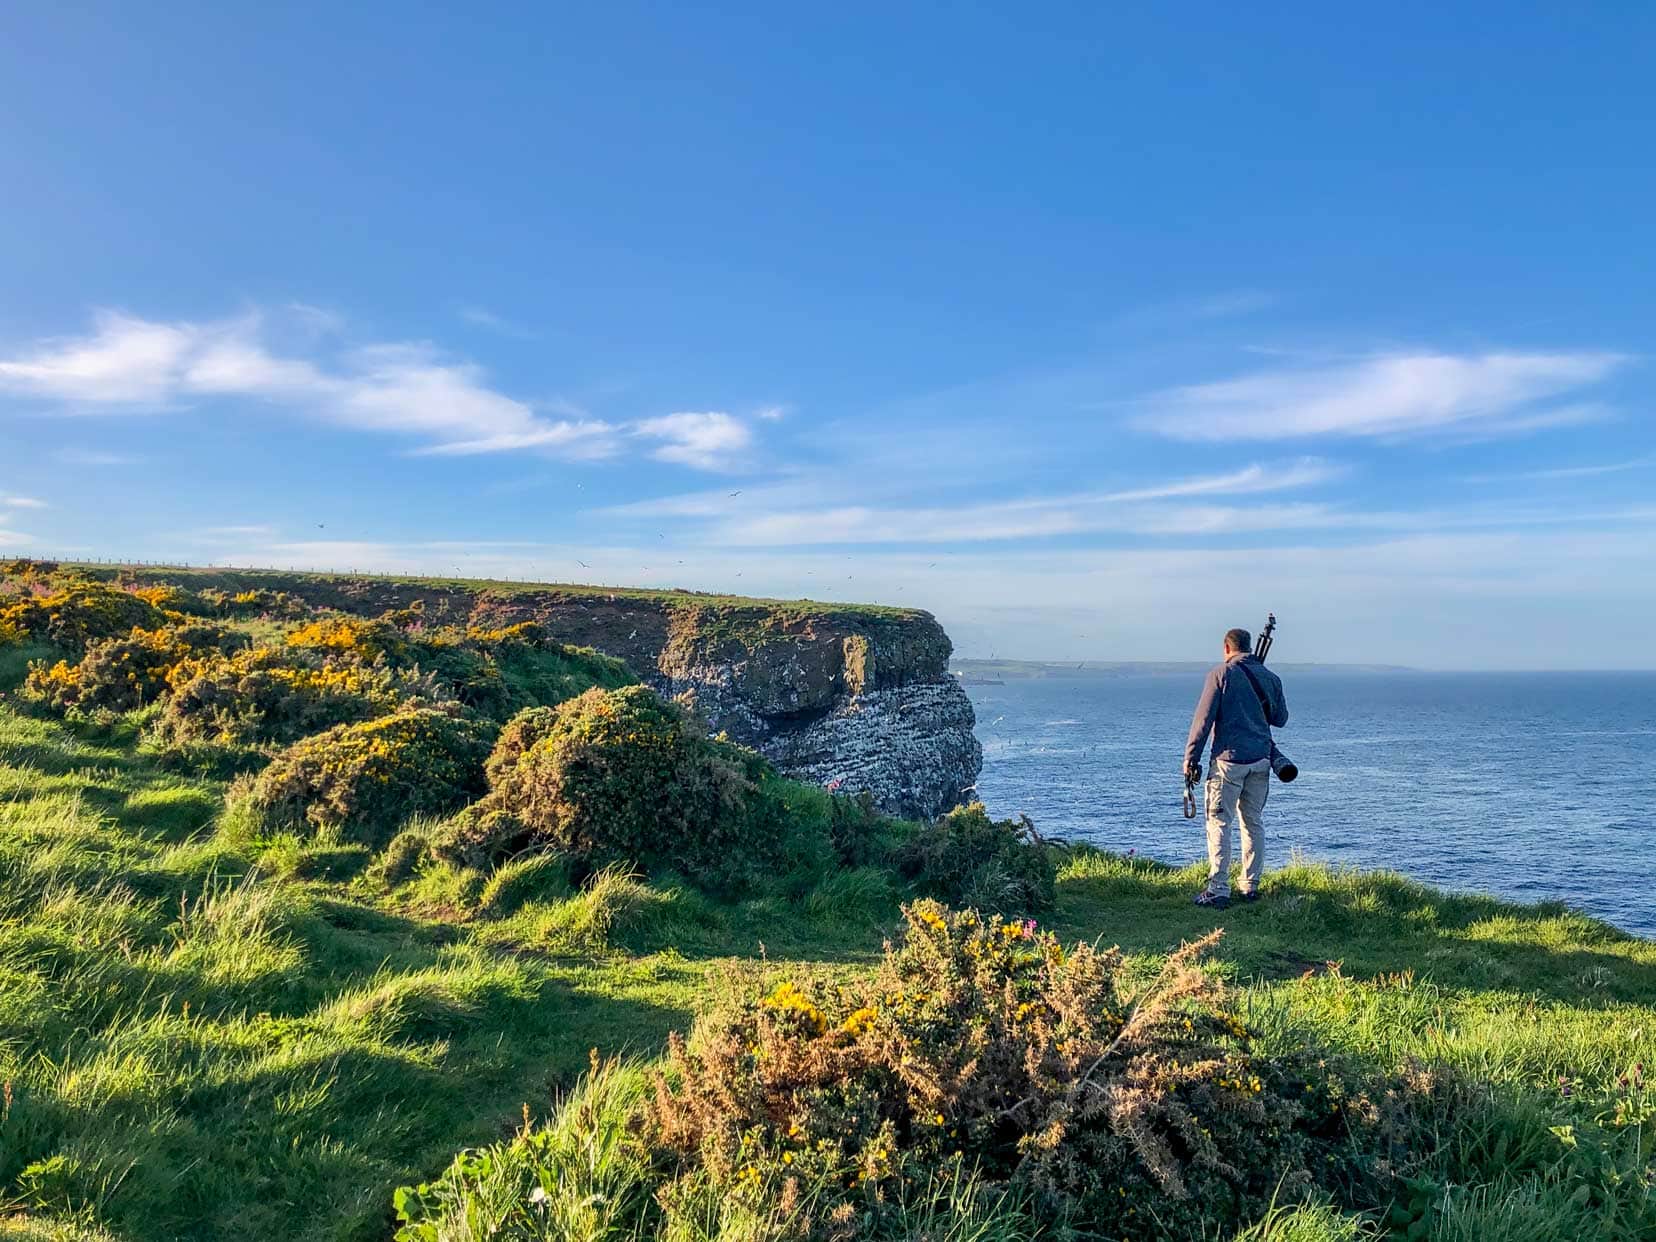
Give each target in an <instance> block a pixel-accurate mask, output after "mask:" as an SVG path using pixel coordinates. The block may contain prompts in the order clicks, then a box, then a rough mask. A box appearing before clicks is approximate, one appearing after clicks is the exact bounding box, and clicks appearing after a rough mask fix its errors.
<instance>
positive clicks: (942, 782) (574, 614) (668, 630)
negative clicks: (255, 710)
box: [139, 570, 983, 818]
mask: <svg viewBox="0 0 1656 1242" xmlns="http://www.w3.org/2000/svg"><path fill="white" fill-rule="evenodd" d="M139 576H140V577H153V578H154V579H156V580H158V581H160V580H164V581H172V582H181V583H183V584H184V585H187V586H192V587H198V588H199V587H206V586H219V587H221V588H223V589H229V590H246V589H253V588H263V589H266V590H278V591H288V592H290V593H292V594H294V595H298V596H300V597H302V598H304V599H306V600H307V601H309V602H311V603H312V604H317V605H322V606H326V607H334V608H340V609H343V610H345V611H348V612H356V613H362V614H365V615H375V614H378V613H380V612H383V611H385V610H386V609H389V608H406V607H409V606H410V605H412V604H414V603H416V602H418V603H420V604H422V605H423V606H424V608H425V609H426V610H427V612H428V613H429V614H430V615H432V616H433V618H434V619H436V620H449V621H456V622H461V621H463V622H469V623H472V624H477V625H489V626H495V625H504V624H511V623H513V622H517V621H525V620H535V621H539V622H540V623H541V624H543V625H545V626H546V627H547V629H548V631H549V632H550V633H551V634H552V635H553V636H554V637H556V638H557V639H558V640H559V641H561V642H566V643H574V644H577V645H580V646H584V647H594V648H596V649H597V650H599V651H602V652H604V653H605V654H607V655H612V656H616V657H618V658H620V659H622V660H625V661H626V662H627V663H628V664H629V665H630V666H631V667H632V669H633V670H634V671H635V672H636V673H637V674H638V676H639V677H640V678H641V679H642V680H644V681H646V682H648V683H650V684H651V685H653V686H654V687H655V688H656V689H658V690H659V691H661V692H662V693H663V694H666V695H670V696H674V697H678V698H680V699H681V700H683V701H685V702H687V703H689V704H691V705H692V706H693V707H694V708H695V710H696V711H697V712H699V713H700V714H701V716H702V717H703V718H704V719H705V720H707V722H708V723H709V724H710V725H711V726H712V727H713V728H714V729H715V730H722V731H724V732H726V733H728V734H729V735H730V736H731V737H732V738H734V739H735V740H737V741H739V742H743V743H745V744H746V745H749V746H752V747H753V748H754V749H755V750H757V751H759V752H760V753H761V754H763V755H764V756H766V758H768V759H770V760H771V761H772V762H773V763H775V764H776V766H777V767H778V768H779V769H780V770H781V771H783V772H785V773H787V774H788V775H790V776H793V777H796V778H798V779H800V780H804V781H810V782H813V783H817V784H824V785H826V784H830V783H832V782H836V781H837V782H838V786H837V787H838V788H839V790H840V791H841V792H843V793H857V792H859V791H860V790H864V789H866V790H868V791H869V792H870V793H871V794H872V795H873V797H874V801H875V803H876V804H877V805H878V806H879V807H880V808H881V809H882V810H886V811H888V812H891V813H892V814H897V815H903V816H908V817H913V818H929V817H932V816H935V815H938V814H941V813H942V812H944V811H947V810H949V809H950V808H951V807H953V806H955V805H956V803H957V802H959V801H961V800H962V799H963V798H964V797H966V794H965V791H966V790H967V789H968V787H970V786H971V785H973V784H974V783H975V782H976V780H977V775H978V771H979V769H980V768H981V767H982V765H983V748H982V747H981V746H980V745H979V743H978V740H977V738H976V737H975V736H974V734H973V732H972V727H973V724H974V723H975V721H974V717H973V713H972V705H971V702H970V701H969V700H968V699H967V697H966V692H965V691H964V690H963V689H961V687H960V685H959V683H958V681H957V680H956V679H955V678H953V677H951V676H950V675H949V672H948V664H949V655H950V653H951V651H952V646H951V644H950V642H949V637H948V635H947V634H945V633H944V632H943V627H942V626H940V625H938V624H937V622H936V620H935V619H933V617H932V616H931V614H930V613H926V612H921V611H919V610H918V609H893V608H866V607H865V608H859V607H848V606H841V605H827V604H814V603H811V602H808V601H791V600H790V601H780V600H779V601H767V600H750V599H729V598H724V597H716V596H705V595H697V594H693V593H689V592H668V591H605V590H599V589H594V588H587V587H567V588H566V587H547V588H530V587H522V586H518V585H516V584H502V585H501V586H500V587H497V588H489V587H486V586H479V585H474V584H470V583H462V582H454V583H449V582H431V581H421V580H415V579H388V578H357V577H346V576H342V575H331V574H279V573H258V572H251V571H247V572H239V573H227V572H218V573H213V572H204V573H201V574H192V573H189V572H188V571H186V572H184V573H180V572H178V571H166V570H156V571H149V572H146V571H139Z"/></svg>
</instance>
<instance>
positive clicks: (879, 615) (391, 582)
mask: <svg viewBox="0 0 1656 1242" xmlns="http://www.w3.org/2000/svg"><path fill="white" fill-rule="evenodd" d="M63 565H64V568H66V569H73V570H75V571H76V572H77V573H81V574H84V575H85V576H87V577H92V578H98V579H101V580H103V581H114V580H115V579H116V578H123V579H128V580H133V581H137V582H140V583H145V584H159V583H179V584H181V585H184V586H187V587H189V588H191V589H192V590H208V589H216V590H220V591H232V592H233V591H256V590H265V591H288V592H290V593H292V594H296V595H299V596H301V597H302V598H305V599H311V600H313V602H316V603H318V604H331V603H332V602H333V601H334V600H338V601H341V602H343V603H350V602H352V601H360V600H363V599H365V598H376V592H383V593H384V595H385V598H387V599H392V598H395V599H406V598H409V597H411V596H413V595H418V594H422V593H429V594H433V595H437V596H445V595H446V596H451V597H460V596H472V597H476V596H480V595H491V596H498V597H501V598H504V599H515V598H522V597H548V598H553V599H561V600H569V601H585V602H587V603H593V602H597V601H604V602H609V601H611V600H626V601H632V602H636V603H640V604H652V605H657V606H661V607H667V608H703V609H712V610H715V611H719V612H734V613H756V614H757V613H774V614H777V615H780V616H786V617H840V618H844V619H847V620H853V621H865V622H869V623H880V622H891V621H913V620H918V619H920V618H923V617H926V616H929V615H930V614H928V613H926V612H925V611H923V610H922V609H918V608H894V607H890V606H888V605H884V604H856V603H833V602H827V601H823V600H810V599H767V598H763V597H758V596H748V595H725V594H719V593H716V592H705V591H690V590H684V589H680V588H674V589H665V590H663V589H656V588H649V587H607V586H587V585H582V584H580V583H568V582H522V581H518V580H515V579H496V578H460V577H452V578H451V577H446V576H441V575H419V574H347V573H327V572H321V571H310V570H302V571H295V570H281V569H256V568H247V569H215V568H196V567H186V566H162V565H104V564H91V563H78V562H64V563H63ZM334 606H338V605H334ZM395 606H398V605H396V604H393V603H387V604H386V605H385V607H395Z"/></svg>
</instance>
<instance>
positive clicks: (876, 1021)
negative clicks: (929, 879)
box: [644, 901, 1383, 1239]
mask: <svg viewBox="0 0 1656 1242" xmlns="http://www.w3.org/2000/svg"><path fill="white" fill-rule="evenodd" d="M904 915H905V918H906V920H907V932H906V935H905V938H904V942H903V944H902V946H901V947H900V948H898V949H895V950H888V952H887V956H886V959H885V962H884V963H883V965H882V966H881V968H880V969H879V971H878V972H877V973H876V975H875V976H874V977H873V978H872V979H871V980H869V981H867V982H865V983H862V984H859V985H853V986H850V987H847V988H842V989H838V990H835V989H822V990H821V991H820V992H818V993H816V994H813V992H812V991H810V990H808V989H805V988H802V987H800V986H798V985H797V984H795V983H794V982H791V981H787V982H783V983H782V984H780V985H778V986H777V987H776V988H775V989H774V990H772V991H771V992H770V993H769V994H768V995H766V996H765V997H764V998H763V999H762V1000H758V1001H747V1002H742V1003H739V1004H736V1005H734V1006H727V1007H726V1008H725V1009H723V1010H722V1011H720V1012H716V1013H715V1014H713V1015H711V1016H710V1017H709V1018H707V1019H705V1020H704V1021H703V1022H702V1023H701V1024H700V1025H699V1026H698V1028H697V1031H696V1034H695V1038H694V1039H693V1040H692V1041H691V1042H690V1043H686V1042H685V1040H684V1039H683V1038H682V1037H679V1036H677V1035H675V1036H674V1037H673V1038H672V1040H671V1042H670V1052H669V1055H670V1060H671V1064H672V1073H671V1075H670V1076H669V1075H661V1076H659V1077H658V1078H657V1082H656V1090H655V1094H654V1098H653V1100H652V1102H651V1103H650V1105H649V1107H648V1110H647V1115H646V1118H645V1122H644V1133H645V1135H646V1137H647V1140H648V1141H649V1142H650V1143H651V1144H652V1145H653V1146H654V1147H655V1148H656V1149H657V1150H658V1151H660V1152H661V1153H663V1154H664V1155H666V1156H669V1157H671V1160H672V1163H671V1164H670V1165H668V1166H667V1167H668V1168H669V1169H670V1170H671V1175H672V1177H673V1179H674V1180H673V1181H672V1182H670V1184H669V1185H668V1186H666V1187H665V1188H664V1189H662V1190H661V1191H660V1193H659V1196H658V1197H659V1199H660V1201H661V1202H662V1203H663V1204H664V1205H666V1206H668V1208H669V1210H671V1208H672V1207H673V1205H674V1204H675V1203H677V1202H678V1201H679V1200H680V1199H682V1198H684V1197H685V1196H687V1195H706V1194H708V1193H709V1190H708V1188H709V1186H711V1187H712V1193H713V1194H714V1195H716V1196H737V1197H739V1198H743V1199H747V1200H751V1201H752V1202H753V1203H755V1204H756V1205H757V1204H761V1203H765V1202H776V1201H778V1200H779V1199H780V1198H784V1197H786V1198H790V1199H791V1200H792V1201H794V1202H796V1203H797V1204H798V1205H799V1206H798V1208H797V1213H796V1220H795V1222H794V1223H795V1226H796V1228H797V1236H801V1237H837V1238H852V1237H860V1236H865V1233H864V1231H865V1230H866V1231H867V1233H873V1232H875V1229H874V1227H873V1226H874V1225H877V1223H878V1221H879V1219H880V1217H881V1214H882V1213H883V1212H885V1211H887V1210H889V1208H890V1206H891V1205H892V1204H894V1203H897V1202H899V1201H902V1200H904V1199H905V1198H908V1197H910V1196H911V1195H912V1194H913V1193H914V1192H915V1191H916V1190H917V1189H919V1188H922V1187H923V1186H924V1185H925V1184H927V1183H928V1182H929V1181H931V1180H932V1179H934V1178H935V1177H936V1176H937V1174H938V1172H939V1170H940V1169H946V1168H948V1167H951V1166H952V1167H960V1166H961V1165H964V1166H966V1167H975V1168H976V1169H977V1170H978V1171H979V1172H980V1174H981V1175H982V1176H983V1177H985V1178H986V1179H988V1180H989V1181H990V1182H991V1183H998V1184H1001V1185H1005V1186H1008V1187H1010V1188H1012V1189H1013V1190H1014V1191H1016V1192H1017V1193H1018V1194H1019V1195H1021V1196H1023V1197H1024V1198H1025V1199H1026V1201H1027V1202H1029V1203H1030V1204H1031V1205H1032V1207H1033V1208H1034V1209H1035V1212H1036V1215H1037V1217H1038V1218H1043V1219H1047V1220H1051V1221H1054V1222H1064V1223H1066V1224H1068V1225H1069V1226H1070V1227H1071V1228H1074V1229H1077V1230H1078V1231H1082V1236H1108V1237H1111V1238H1117V1237H1121V1238H1135V1239H1136V1238H1146V1239H1148V1238H1165V1237H1207V1236H1212V1235H1213V1234H1214V1232H1215V1226H1222V1227H1226V1228H1234V1226H1235V1223H1236V1222H1237V1221H1239V1220H1244V1219H1252V1218H1255V1217H1257V1216H1259V1215H1261V1214H1263V1213H1264V1212H1265V1211H1266V1210H1267V1209H1268V1207H1269V1206H1270V1204H1271V1202H1272V1200H1273V1197H1277V1198H1280V1199H1281V1200H1283V1201H1292V1200H1293V1199H1295V1198H1297V1197H1300V1196H1302V1195H1304V1194H1305V1193H1307V1192H1310V1191H1314V1190H1316V1189H1318V1188H1324V1189H1332V1188H1334V1187H1336V1186H1339V1187H1344V1188H1349V1186H1350V1183H1351V1182H1352V1180H1353V1179H1361V1178H1370V1177H1374V1176H1378V1175H1379V1174H1380V1173H1381V1172H1383V1170H1381V1169H1380V1168H1379V1167H1378V1166H1376V1165H1375V1164H1374V1162H1373V1161H1372V1160H1370V1159H1369V1158H1368V1157H1366V1156H1364V1155H1363V1151H1364V1150H1365V1149H1363V1148H1361V1146H1360V1145H1359V1144H1358V1143H1357V1142H1356V1140H1355V1139H1354V1137H1353V1136H1361V1135H1362V1134H1363V1133H1364V1132H1365V1131H1368V1130H1373V1129H1375V1128H1376V1120H1377V1117H1378V1113H1377V1110H1376V1108H1375V1106H1374V1105H1373V1104H1372V1103H1371V1102H1370V1101H1369V1099H1368V1097H1366V1096H1364V1095H1362V1094H1361V1093H1360V1092H1353V1091H1352V1090H1351V1089H1350V1088H1348V1086H1347V1085H1346V1084H1345V1083H1344V1082H1342V1081H1339V1080H1338V1079H1337V1078H1336V1077H1335V1076H1334V1074H1333V1073H1332V1072H1331V1071H1330V1070H1328V1069H1327V1067H1326V1065H1320V1064H1319V1063H1315V1062H1310V1061H1306V1062H1303V1063H1302V1062H1299V1061H1284V1060H1280V1059H1267V1058H1264V1057H1261V1056H1259V1055H1257V1054H1256V1053H1255V1052H1254V1051H1253V1049H1252V1047H1251V1036H1250V1033H1249V1031H1248V1029H1247V1027H1246V1026H1245V1025H1244V1024H1243V1023H1242V1022H1241V1021H1240V1020H1239V1018H1238V1017H1237V1015H1236V1014H1235V1012H1234V1011H1233V1010H1232V1008H1231V1004H1230V1000H1229V997H1228V996H1227V994H1226V993H1225V991H1224V990H1223V989H1222V988H1221V986H1220V985H1219V984H1217V983H1216V982H1214V981H1213V980H1212V979H1211V978H1210V977H1209V976H1208V975H1207V974H1206V973H1205V972H1203V971H1202V970H1201V969H1200V968H1199V967H1198V966H1197V959H1198V957H1199V956H1200V955H1201V954H1202V953H1203V952H1204V951H1205V950H1207V949H1208V948H1209V947H1210V946H1211V945H1212V944H1213V943H1214V942H1215V941H1216V940H1217V939H1218V935H1219V933H1217V932H1215V933H1213V934H1212V935H1210V936H1208V937H1206V938H1205V939H1203V940H1200V941H1197V942H1195V943H1194V944H1189V945H1185V946H1184V947H1183V948H1181V949H1180V950H1179V951H1178V952H1176V953H1174V954H1173V955H1172V956H1171V957H1170V958H1169V959H1168V962H1167V965H1166V967H1165V968H1164V969H1163V971H1162V972H1161V974H1160V976H1159V977H1158V978H1157V979H1156V980H1155V981H1154V982H1153V983H1152V984H1151V985H1149V986H1148V987H1147V988H1143V989H1139V990H1136V991H1135V989H1133V988H1132V987H1131V986H1130V985H1129V984H1128V983H1127V981H1126V979H1125V977H1124V969H1123V968H1124V962H1123V958H1122V954H1121V952H1120V951H1119V950H1117V949H1111V950H1108V951H1104V952H1101V951H1098V950H1096V949H1094V948H1092V947H1091V946H1089V945H1086V944H1080V945H1076V946H1074V947H1073V948H1069V949H1066V948H1064V947H1063V946H1061V945H1060V943H1059V942H1058V940H1057V939H1056V937H1054V936H1052V935H1051V934H1049V933H1043V932H1041V931H1040V930H1039V929H1038V928H1037V927H1036V925H1035V924H1034V923H1033V922H1021V921H1005V920H1001V919H998V918H983V917H980V916H979V915H978V914H976V913H975V912H973V911H965V912H961V913H954V912H951V911H949V910H948V909H947V908H945V907H943V906H941V905H939V904H937V903H935V902H932V901H920V902H917V903H915V904H914V905H912V906H909V907H907V908H905V910H904ZM1366 1150H1373V1149H1372V1148H1369V1149H1366ZM802 1191H804V1192H806V1193H801V1192H802Z"/></svg>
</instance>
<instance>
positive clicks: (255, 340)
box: [0, 311, 750, 470]
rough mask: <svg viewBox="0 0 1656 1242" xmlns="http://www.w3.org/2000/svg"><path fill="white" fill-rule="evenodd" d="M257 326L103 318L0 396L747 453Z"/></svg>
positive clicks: (480, 378)
mask: <svg viewBox="0 0 1656 1242" xmlns="http://www.w3.org/2000/svg"><path fill="white" fill-rule="evenodd" d="M267 336H268V334H267V332H266V324H265V322H264V320H263V318H262V317H261V316H259V315H256V314H254V315H246V316H242V317H240V318H237V319H233V320H227V321H220V322H193V321H179V322H173V323H163V322H156V321H152V320H146V319H142V318H138V317H136V316H132V315H127V314H121V313H118V312H113V311H103V312H100V313H98V314H97V315H96V316H95V318H94V324H93V331H92V332H91V333H90V334H88V335H86V336H83V337H78V338H72V339H66V340H65V339H59V340H53V341H47V342H43V343H41V344H39V345H37V346H36V347H35V348H34V349H33V350H32V351H29V352H27V353H25V354H23V355H21V356H14V357H8V358H0V392H12V393H16V394H21V395H24V396H29V397H35V398H39V399H43V400H45V401H48V402H51V403H52V404H53V407H54V409H55V410H56V411H57V412H59V413H61V414H64V415H85V414H97V413H105V414H108V413H123V412H126V413H153V412H156V411H161V410H167V409H170V408H175V407H178V406H181V405H185V404H188V403H189V402H191V401H194V400H198V399H203V398H214V397H217V398H243V399H250V400H256V401H261V402H264V403H266V404H269V405H273V406H277V407H280V408H284V409H289V410H292V411H294V412H296V413H300V414H304V415H308V416H311V417H316V418H320V419H323V420H325V421H328V422H332V423H334V424H337V425H340V426H344V427H349V428H352V429H355V430H360V431H371V432H385V433H395V434H401V435H405V436H413V437H416V438H419V439H422V440H425V441H426V443H425V444H423V445H422V446H420V447H419V448H418V449H416V450H415V451H417V452H421V453H428V454H438V455H447V456H466V455H475V454H482V453H502V452H513V451H525V450H533V451H538V452H542V453H548V454H552V455H556V456H559V457H565V458H572V459H593V458H602V457H609V456H614V455H616V454H619V453H621V452H622V451H624V449H625V447H626V445H627V443H628V442H629V441H631V440H634V439H642V440H644V441H647V442H653V443H654V444H655V446H656V448H655V455H656V456H657V457H659V458H661V459H662V460H666V461H674V462H679V463H682V464H685V465H689V466H692V467H695V468H697V469H704V470H710V469H722V468H724V467H725V466H726V465H727V464H728V461H729V456H728V455H729V454H733V453H738V452H743V451H745V450H746V449H747V447H748V444H749V440H750V433H749V432H748V430H747V426H746V424H745V423H743V422H742V421H741V420H740V419H737V418H736V417H735V416H733V415H729V414H723V413H709V414H672V415H667V416H664V417H662V418H656V419H645V420H643V421H642V422H638V423H631V424H617V423H613V422H609V421H606V420H603V419H598V418H591V417H588V416H586V415H585V414H583V413H581V412H579V411H575V412H569V411H561V412H560V413H562V414H563V416H561V417H548V416H547V415H546V413H544V412H542V411H541V410H537V409H536V408H534V407H532V406H530V405H529V404H527V403H525V402H523V401H520V400H518V399H516V398H514V397H511V396H508V395H506V394H505V393H502V392H500V391H498V390H497V389H495V388H493V387H491V386H490V385H489V384H488V382H487V379H486V377H485V375H484V373H483V371H482V370H481V368H479V367H477V366H475V365H473V364H471V363H467V362H463V361H455V360H452V359H450V358H447V357H446V356H444V355H443V354H442V353H441V352H440V351H438V350H437V349H435V348H434V347H433V346H431V345H429V344H424V343H408V342H403V343H391V344H377V345H369V346H364V347H357V348H351V349H343V350H339V351H336V352H335V354H334V355H333V356H332V357H330V358H321V357H310V356H299V355H292V354H289V355H284V354H282V353H279V352H277V351H275V350H274V349H273V348H272V347H271V346H270V345H269V344H268V343H267Z"/></svg>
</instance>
